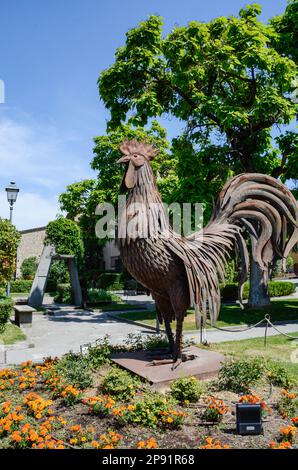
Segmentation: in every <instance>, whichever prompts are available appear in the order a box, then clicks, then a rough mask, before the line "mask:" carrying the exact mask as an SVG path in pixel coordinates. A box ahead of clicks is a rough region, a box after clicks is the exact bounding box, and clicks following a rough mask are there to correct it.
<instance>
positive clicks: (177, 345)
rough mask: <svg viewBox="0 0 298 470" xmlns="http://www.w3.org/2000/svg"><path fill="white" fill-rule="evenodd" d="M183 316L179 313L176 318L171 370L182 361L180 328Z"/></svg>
mask: <svg viewBox="0 0 298 470" xmlns="http://www.w3.org/2000/svg"><path fill="white" fill-rule="evenodd" d="M181 317H182V318H183V316H182V315H181V316H180V315H179V317H178V318H177V320H176V338H175V349H174V354H173V367H172V370H174V369H176V367H178V366H179V365H180V364H181V362H182V328H183V319H182V318H181Z"/></svg>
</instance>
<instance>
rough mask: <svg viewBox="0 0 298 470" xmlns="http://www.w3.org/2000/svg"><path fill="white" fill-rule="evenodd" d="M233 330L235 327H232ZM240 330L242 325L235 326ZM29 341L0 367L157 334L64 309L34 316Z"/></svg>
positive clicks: (253, 333) (0, 357)
mask: <svg viewBox="0 0 298 470" xmlns="http://www.w3.org/2000/svg"><path fill="white" fill-rule="evenodd" d="M118 313H119V312H118ZM277 326H278V328H279V329H280V330H281V331H282V332H284V333H291V332H295V331H298V322H297V323H288V324H279V325H277ZM230 329H233V327H230ZM235 329H236V330H237V329H239V327H236V328H235ZM25 332H26V334H27V338H28V339H27V341H26V342H22V343H17V344H15V345H13V346H9V347H6V348H3V347H2V349H0V366H1V364H2V367H3V365H4V364H5V363H6V364H19V363H20V362H22V361H27V360H33V361H36V362H37V361H40V360H41V359H42V358H43V357H47V356H62V355H63V354H65V353H66V352H68V351H70V350H72V351H74V352H77V351H79V350H80V346H81V345H83V344H86V343H93V342H95V340H96V339H98V338H103V337H104V336H105V335H106V334H108V335H110V341H111V342H112V343H113V344H119V343H122V342H123V341H125V338H126V337H127V335H128V334H129V333H143V334H147V335H152V334H155V333H154V332H153V331H152V330H148V329H146V328H145V327H142V326H137V325H133V324H130V323H127V322H123V321H119V320H117V319H115V318H112V317H111V316H109V314H108V313H102V312H100V313H99V312H94V313H92V312H89V311H83V310H72V309H66V308H64V309H62V310H61V311H59V312H56V313H55V315H43V314H41V313H37V314H34V315H33V323H32V326H31V327H29V328H28V327H27V328H26V331H25ZM264 332H265V328H264V327H257V328H254V329H251V330H248V331H246V332H241V333H240V332H237V331H235V332H233V333H228V332H223V331H218V330H207V341H208V342H211V343H214V342H223V341H232V340H240V339H247V338H255V337H264ZM276 334H279V333H278V332H276V331H275V330H273V328H269V329H268V336H271V335H276ZM185 337H186V338H193V339H194V340H195V341H196V342H199V340H200V334H199V332H196V333H195V334H192V333H188V334H185Z"/></svg>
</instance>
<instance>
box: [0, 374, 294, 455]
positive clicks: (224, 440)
mask: <svg viewBox="0 0 298 470" xmlns="http://www.w3.org/2000/svg"><path fill="white" fill-rule="evenodd" d="M106 369H107V368H106V367H105V368H104V369H103V372H101V373H100V374H98V373H95V374H94V384H95V385H94V386H93V387H92V388H88V389H85V390H84V391H83V395H84V397H90V396H95V395H99V394H100V393H99V391H98V385H99V384H100V381H101V379H102V373H104V372H105V370H106ZM33 370H34V368H33ZM19 374H20V375H21V374H23V372H19ZM19 380H20V379H19V378H16V379H15V384H14V386H13V388H12V389H11V390H2V391H1V387H0V406H1V403H3V402H4V401H11V402H12V403H13V404H14V405H16V404H21V405H22V403H23V398H24V397H25V396H26V395H27V394H28V393H30V392H35V393H37V394H39V395H40V396H42V397H43V398H45V399H52V398H53V395H52V392H51V390H49V388H46V386H45V381H44V380H43V379H41V377H40V376H37V377H36V380H35V383H33V386H32V388H30V389H25V390H23V391H21V390H20V389H19V384H20V381H19ZM0 382H1V380H0ZM207 384H208V386H207V392H206V395H203V396H202V397H201V399H200V401H199V402H198V403H196V404H191V405H189V406H178V405H177V407H176V408H177V409H178V410H180V411H183V412H185V413H186V417H185V420H184V423H183V424H182V425H181V426H180V428H179V429H172V430H161V429H158V428H157V429H152V428H148V427H145V426H141V425H136V424H133V425H125V426H121V425H120V424H119V422H118V421H117V417H114V416H111V415H109V416H108V417H104V418H100V417H98V416H96V415H94V414H92V413H90V411H89V407H88V406H87V405H85V404H82V403H81V402H80V403H77V404H74V405H73V406H65V404H63V402H62V398H61V397H59V396H58V397H56V398H55V399H54V400H53V404H52V405H51V409H52V416H57V417H58V416H59V417H60V418H62V419H64V420H65V421H66V423H67V424H66V425H65V426H64V427H62V428H61V429H59V430H57V431H53V433H52V434H53V436H54V438H57V439H61V440H62V441H63V446H64V447H65V448H67V447H71V446H72V444H70V440H71V439H72V438H74V437H75V433H73V432H71V431H70V427H71V426H73V425H81V426H82V428H83V429H85V428H87V427H90V426H92V427H93V428H94V433H93V434H94V439H97V438H98V436H100V435H102V434H106V433H107V432H108V431H115V432H116V433H119V434H121V436H122V439H121V441H120V443H119V445H117V447H118V448H136V447H137V445H138V443H139V442H140V441H146V440H148V439H151V438H154V439H155V441H156V443H157V446H158V448H163V449H197V448H200V446H201V445H203V444H205V443H206V441H205V439H206V437H212V438H213V439H218V440H219V442H220V445H221V446H225V445H226V446H229V447H230V448H238V449H239V448H243V449H244V448H248V449H253V448H268V446H269V443H270V442H271V441H275V442H276V441H277V440H278V437H279V435H280V428H281V426H288V425H291V420H290V419H289V418H282V417H281V416H280V414H279V413H278V411H277V409H276V403H277V401H278V400H279V399H280V397H281V389H280V388H277V387H274V388H273V390H272V394H271V396H270V398H269V399H267V397H268V392H269V386H268V385H264V384H263V385H261V386H259V387H258V388H256V389H254V390H253V391H252V393H253V394H255V395H258V396H259V397H260V398H261V399H263V400H265V401H266V403H267V405H268V406H269V407H270V410H271V412H270V413H269V414H268V416H267V417H266V418H265V419H264V433H263V435H258V436H239V435H237V434H236V423H235V421H236V420H235V403H237V402H238V401H239V395H237V394H234V393H231V392H227V391H216V390H215V389H214V383H213V382H212V381H210V382H207ZM138 395H139V398H142V392H139V393H138ZM207 395H208V396H210V395H212V396H214V397H216V398H220V399H221V400H224V402H225V403H226V404H227V405H228V406H229V407H230V408H231V411H230V412H228V413H227V414H226V415H224V417H223V421H222V422H221V423H220V424H211V423H206V422H203V421H202V412H203V411H204V410H205V409H206V406H207V405H206V397H207ZM22 406H23V405H22ZM29 419H30V420H31V423H32V422H33V425H34V420H33V419H32V417H30V418H29ZM45 419H46V418H44V419H41V420H36V425H40V424H41V423H42V421H43V420H45ZM88 446H89V447H90V444H89V443H88V442H87V443H84V444H83V445H81V444H80V445H79V447H84V448H86V447H88ZM292 446H293V447H294V448H298V445H297V437H296V443H295V440H294V442H293V444H292ZM5 447H15V443H14V442H13V441H12V440H11V434H8V435H7V433H6V435H5V434H4V435H3V434H2V436H1V420H0V448H5ZM74 447H77V446H76V445H74Z"/></svg>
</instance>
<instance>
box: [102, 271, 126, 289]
mask: <svg viewBox="0 0 298 470" xmlns="http://www.w3.org/2000/svg"><path fill="white" fill-rule="evenodd" d="M99 287H100V288H101V289H104V290H122V289H123V282H122V273H102V274H100V276H99Z"/></svg>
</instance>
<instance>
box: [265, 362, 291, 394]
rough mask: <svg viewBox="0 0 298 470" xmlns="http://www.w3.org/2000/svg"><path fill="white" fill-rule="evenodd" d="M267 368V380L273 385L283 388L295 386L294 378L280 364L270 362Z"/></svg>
mask: <svg viewBox="0 0 298 470" xmlns="http://www.w3.org/2000/svg"><path fill="white" fill-rule="evenodd" d="M265 367H266V376H267V379H268V380H269V382H270V383H272V385H276V386H277V387H282V388H290V387H291V386H292V385H293V379H292V377H291V376H290V374H289V373H288V371H287V370H286V369H285V368H284V367H283V366H282V365H281V364H279V363H278V362H273V361H268V362H267V363H266V366H265Z"/></svg>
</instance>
